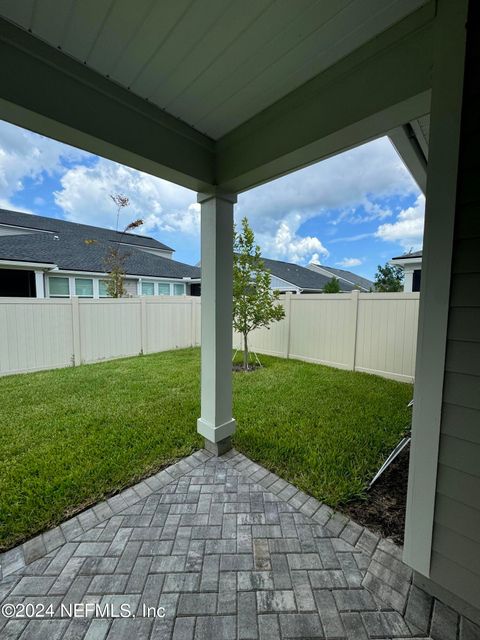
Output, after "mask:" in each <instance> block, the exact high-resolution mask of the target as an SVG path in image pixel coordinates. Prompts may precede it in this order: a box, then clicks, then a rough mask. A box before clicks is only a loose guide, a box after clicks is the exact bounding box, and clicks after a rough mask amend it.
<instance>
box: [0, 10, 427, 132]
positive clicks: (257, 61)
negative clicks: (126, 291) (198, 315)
mask: <svg viewBox="0 0 480 640" xmlns="http://www.w3.org/2000/svg"><path fill="white" fill-rule="evenodd" d="M423 4H425V0H328V1H326V0H229V1H228V0H134V1H133V0H20V1H19V0H1V1H0V13H1V14H2V15H3V17H5V18H6V19H7V20H9V21H11V22H13V23H15V24H16V25H18V26H20V27H22V28H23V29H25V30H26V31H28V32H30V33H31V34H33V35H34V36H36V37H37V38H39V39H41V40H43V41H45V42H46V43H48V44H49V45H51V46H52V47H54V48H56V49H58V50H60V51H62V52H63V53H66V54H68V55H69V56H71V57H72V58H74V59H75V60H77V61H79V62H81V63H83V64H84V65H85V66H87V67H89V68H90V69H92V70H94V71H96V72H98V73H99V74H101V75H102V76H104V77H105V78H108V79H110V80H113V81H114V82H115V83H117V84H118V85H120V86H121V87H124V88H126V89H128V90H129V91H130V92H132V93H133V94H135V95H136V96H139V97H140V98H143V99H145V100H148V101H149V102H150V103H152V104H153V105H156V106H158V107H159V108H161V109H162V110H165V111H166V112H167V113H170V114H171V115H173V116H175V117H176V118H179V119H181V120H183V121H184V122H186V123H188V124H189V125H190V126H192V127H194V128H195V129H197V130H198V131H200V132H202V133H205V134H206V135H207V136H209V137H210V138H213V139H215V140H216V139H219V138H221V137H222V136H224V135H225V134H227V133H228V132H230V131H232V130H233V129H235V128H236V127H238V126H239V125H241V124H242V123H244V122H246V121H247V120H249V119H250V118H252V117H253V116H255V115H256V114H258V113H260V112H261V111H262V110H264V109H265V108H267V107H269V106H270V105H272V104H274V103H275V102H277V101H278V100H279V99H280V98H282V97H284V96H285V95H287V94H288V93H290V92H291V91H293V90H294V89H296V88H298V87H299V86H300V85H302V84H304V83H305V82H306V81H308V80H310V79H311V78H313V77H314V76H316V75H318V74H319V73H321V72H323V71H325V69H327V68H328V67H330V66H332V65H334V64H335V63H337V62H338V61H339V60H341V59H343V58H345V57H346V56H347V55H348V54H350V53H351V52H353V51H354V50H356V49H357V48H358V47H360V46H362V45H363V44H365V43H367V42H368V41H371V40H372V39H374V38H375V37H376V36H378V35H379V34H380V33H382V32H383V31H385V30H386V29H388V28H389V27H390V26H392V25H393V24H395V23H397V22H399V21H400V20H401V19H402V18H404V17H405V16H406V15H408V14H410V13H411V12H413V11H415V10H416V9H417V8H419V7H420V6H421V5H423Z"/></svg>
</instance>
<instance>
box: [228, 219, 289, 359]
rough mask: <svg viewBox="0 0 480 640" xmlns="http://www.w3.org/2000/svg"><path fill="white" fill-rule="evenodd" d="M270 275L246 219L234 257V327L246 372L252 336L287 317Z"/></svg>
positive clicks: (237, 234)
mask: <svg viewBox="0 0 480 640" xmlns="http://www.w3.org/2000/svg"><path fill="white" fill-rule="evenodd" d="M271 282H272V278H271V275H270V272H269V271H268V270H267V269H265V264H264V262H263V260H262V257H261V254H260V247H259V246H258V245H256V244H255V236H254V234H253V231H252V229H251V228H250V226H249V224H248V219H247V218H243V220H242V230H241V231H239V232H237V231H236V230H235V238H234V254H233V327H234V329H235V330H236V331H238V332H239V333H241V334H242V336H243V369H244V370H245V371H248V334H249V333H250V331H253V330H254V329H257V328H258V327H267V328H268V326H269V325H270V324H271V323H272V322H276V321H277V320H281V319H282V318H284V317H285V311H284V309H283V307H282V306H281V305H279V304H277V300H278V297H279V295H280V294H279V292H278V291H273V290H272V289H271V288H270V286H271Z"/></svg>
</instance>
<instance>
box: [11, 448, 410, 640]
mask: <svg viewBox="0 0 480 640" xmlns="http://www.w3.org/2000/svg"><path fill="white" fill-rule="evenodd" d="M106 514H108V517H105V516H106ZM102 517H103V518H104V519H102ZM75 527H77V528H76V529H75ZM62 531H63V533H64V534H65V537H66V539H67V542H64V543H63V544H61V546H58V547H56V548H54V549H53V550H51V551H50V552H47V553H46V554H43V555H42V556H41V557H38V559H36V560H34V561H33V562H31V563H30V564H27V565H26V566H25V567H24V568H22V569H20V570H19V571H16V572H13V573H11V574H10V575H7V576H6V577H4V578H3V580H2V582H1V583H0V599H1V600H2V602H3V603H12V604H16V605H19V604H20V605H21V604H23V605H27V604H28V605H30V609H32V605H33V606H34V607H36V608H37V609H36V613H37V615H38V614H39V612H40V609H41V608H42V607H48V606H49V605H51V608H50V609H49V611H47V612H44V616H45V617H44V618H43V619H39V618H35V619H19V618H12V619H10V620H9V619H8V618H6V617H5V616H4V617H3V618H2V619H1V620H0V637H1V638H2V639H3V638H4V639H7V638H8V639H10V638H11V639H13V638H21V639H22V640H27V639H35V640H38V639H40V638H42V639H43V638H45V639H47V638H48V640H60V639H64V640H66V639H72V638H76V639H83V638H87V639H88V640H102V639H103V638H108V639H113V640H121V639H124V638H128V639H129V640H137V639H138V640H144V639H148V638H152V639H157V638H158V639H159V640H160V639H161V640H164V639H165V640H167V639H169V638H172V637H173V638H175V640H180V639H187V638H197V639H203V638H208V640H216V639H217V638H218V639H219V640H229V639H234V638H241V639H250V638H251V639H256V638H260V639H262V640H264V639H265V640H266V639H269V638H272V639H273V638H274V639H278V638H324V637H326V638H354V639H355V640H362V639H364V638H393V637H397V638H398V637H401V638H407V637H411V631H410V629H409V627H408V625H407V624H406V623H405V621H404V620H403V618H402V617H401V616H400V614H398V613H396V612H395V611H394V610H393V609H391V608H389V607H388V606H387V605H385V604H384V603H383V602H381V601H380V600H378V599H376V598H375V597H373V596H372V595H371V594H370V592H369V591H367V590H366V589H364V588H363V587H362V586H361V583H362V579H363V577H364V574H365V571H366V568H367V566H368V564H369V561H370V556H371V554H372V553H373V551H374V548H375V547H376V546H377V544H378V543H379V539H378V538H377V537H376V536H374V535H373V534H371V533H370V532H369V531H367V530H364V529H363V528H362V527H360V526H358V525H356V524H354V523H352V522H351V521H348V520H347V519H346V518H344V517H343V516H341V515H340V514H335V513H333V512H332V511H331V510H330V509H329V508H328V507H326V506H322V505H320V503H318V502H317V501H316V500H315V499H313V498H309V497H308V496H307V495H306V494H304V493H302V492H299V491H297V490H296V489H295V488H294V487H292V485H289V484H288V483H286V482H285V481H283V480H281V479H279V478H277V477H276V476H274V475H273V474H270V473H269V472H268V471H266V470H265V469H263V468H262V467H260V466H259V465H256V464H255V463H252V462H251V461H250V460H248V459H247V458H245V457H244V456H242V455H240V454H237V453H235V452H229V454H227V455H226V456H223V457H221V458H216V457H213V456H211V455H210V454H208V453H206V452H205V451H201V452H197V453H196V454H194V455H193V456H190V458H187V459H185V460H184V461H182V462H180V463H178V464H177V465H174V466H173V467H170V468H169V469H167V471H164V472H161V474H157V476H153V477H152V478H150V479H148V480H147V481H144V482H143V483H140V485H137V486H136V487H135V488H133V490H132V489H129V490H127V491H126V492H124V493H123V494H121V495H120V496H116V497H114V498H112V499H110V500H109V501H108V502H107V503H103V505H98V506H97V508H94V509H92V510H89V512H88V513H87V515H86V516H85V515H84V516H83V517H79V518H77V519H75V520H74V521H71V522H70V524H69V525H68V526H64V527H63V529H62ZM79 531H80V532H81V533H79ZM50 539H51V538H50ZM46 540H48V538H46ZM380 544H381V542H380ZM75 603H77V604H78V603H82V604H81V606H80V608H79V609H78V611H77V614H78V617H71V616H72V614H73V609H72V605H74V604H75ZM87 603H89V606H90V607H93V608H94V607H95V604H98V605H99V609H98V608H97V611H90V612H89V616H88V617H85V611H86V609H85V608H83V607H86V605H87ZM62 605H63V609H62ZM105 605H109V607H110V608H111V609H110V611H108V608H109V607H105ZM122 605H123V609H121V607H122ZM146 607H147V608H149V609H147V608H146ZM158 607H160V608H163V609H164V611H165V617H158V615H157V617H154V612H153V609H154V608H155V609H157V611H156V613H157V614H160V615H161V614H162V609H160V610H158ZM27 609H28V608H27V607H25V613H27ZM102 610H103V611H105V612H107V611H108V613H109V615H108V616H107V617H102ZM121 611H122V615H129V614H131V617H116V616H119V615H120V612H121ZM32 612H33V609H32V610H31V611H30V612H29V615H32ZM133 616H135V617H133Z"/></svg>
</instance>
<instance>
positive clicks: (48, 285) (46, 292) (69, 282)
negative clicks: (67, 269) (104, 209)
mask: <svg viewBox="0 0 480 640" xmlns="http://www.w3.org/2000/svg"><path fill="white" fill-rule="evenodd" d="M50 278H62V279H63V280H67V281H68V295H64V296H60V295H56V294H52V293H50ZM45 284H46V287H45V296H46V297H47V298H63V299H64V300H65V299H67V298H71V296H72V283H71V278H69V277H68V276H67V275H51V274H47V277H46V282H45Z"/></svg>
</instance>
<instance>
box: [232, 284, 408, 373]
mask: <svg viewBox="0 0 480 640" xmlns="http://www.w3.org/2000/svg"><path fill="white" fill-rule="evenodd" d="M280 300H281V303H282V305H283V306H284V308H285V319H284V320H282V321H280V322H277V323H274V324H273V325H271V328H270V329H258V330H257V331H254V332H253V333H252V334H251V335H250V337H249V341H250V348H251V349H252V350H254V351H256V352H257V353H265V354H271V355H276V356H281V357H284V358H294V359H298V360H306V361H307V362H317V363H320V364H326V365H330V366H332V367H339V368H341V369H350V370H353V371H366V372H368V373H375V374H377V375H380V376H384V377H386V378H393V379H394V380H401V381H403V382H413V379H414V375H415V352H416V344H417V325H418V304H419V294H418V293H359V292H358V291H353V292H352V293H351V294H312V295H292V294H291V293H287V294H286V295H284V296H281V298H280ZM234 346H235V348H239V349H241V338H240V336H238V335H236V336H235V337H234Z"/></svg>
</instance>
